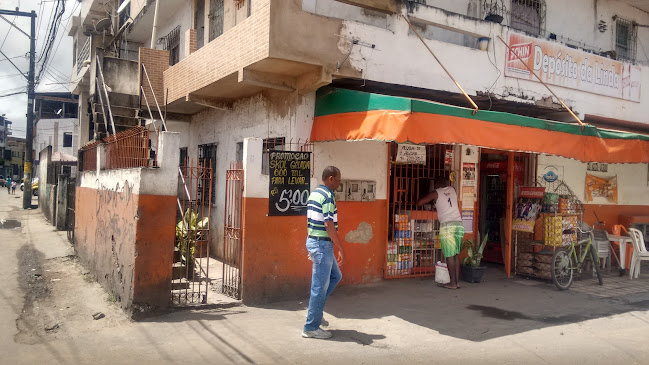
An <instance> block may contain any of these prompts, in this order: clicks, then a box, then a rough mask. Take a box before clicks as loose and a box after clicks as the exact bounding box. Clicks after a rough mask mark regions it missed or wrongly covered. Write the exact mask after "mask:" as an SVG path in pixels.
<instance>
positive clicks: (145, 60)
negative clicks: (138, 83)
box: [138, 47, 169, 111]
mask: <svg viewBox="0 0 649 365" xmlns="http://www.w3.org/2000/svg"><path fill="white" fill-rule="evenodd" d="M139 64H140V68H139V69H140V71H139V73H138V76H140V80H142V86H143V87H144V94H145V95H146V98H147V100H148V101H149V106H150V107H151V111H153V110H154V109H155V101H154V100H153V94H151V89H150V88H149V83H148V82H147V80H146V76H144V75H143V74H142V73H143V71H142V65H144V66H145V67H146V71H147V74H148V75H149V80H151V86H152V87H153V92H154V93H155V96H156V98H157V99H158V104H160V107H162V105H164V102H165V89H164V84H163V76H162V75H163V73H164V71H165V70H167V69H168V68H169V51H162V50H158V49H150V48H142V47H141V48H140V55H139ZM141 105H142V107H143V108H145V109H146V102H145V99H144V97H142V104H141Z"/></svg>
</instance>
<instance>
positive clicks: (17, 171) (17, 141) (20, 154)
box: [5, 137, 25, 181]
mask: <svg viewBox="0 0 649 365" xmlns="http://www.w3.org/2000/svg"><path fill="white" fill-rule="evenodd" d="M5 151H10V154H11V159H10V160H9V161H6V160H5V166H6V168H7V176H10V177H11V178H12V179H14V180H15V181H20V180H22V178H23V169H24V165H25V139H24V138H18V137H7V147H6V148H5ZM5 155H9V154H8V153H6V154H5Z"/></svg>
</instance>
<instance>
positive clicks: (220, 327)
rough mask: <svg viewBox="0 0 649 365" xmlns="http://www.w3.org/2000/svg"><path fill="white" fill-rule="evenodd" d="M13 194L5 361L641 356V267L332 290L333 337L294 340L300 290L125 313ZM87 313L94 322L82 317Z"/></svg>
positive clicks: (0, 297) (644, 290) (0, 268)
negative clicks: (601, 279)
mask: <svg viewBox="0 0 649 365" xmlns="http://www.w3.org/2000/svg"><path fill="white" fill-rule="evenodd" d="M11 199H12V198H8V197H7V195H6V194H3V191H1V190H0V219H6V218H13V219H16V220H18V221H20V222H21V228H19V229H9V230H7V229H0V257H2V262H3V263H4V265H0V275H2V277H3V278H4V285H2V286H0V321H2V323H5V326H3V328H2V329H0V353H1V354H2V362H3V363H17V364H18V363H25V364H36V363H47V364H134V363H136V364H190V363H191V364H194V363H206V364H211V363H217V364H227V363H234V364H287V363H294V364H302V363H304V364H306V363H308V364H313V363H323V364H324V363H327V364H329V363H340V364H347V363H361V364H363V363H366V364H403V363H426V364H429V363H447V364H456V363H462V364H464V363H468V362H477V361H479V362H480V363H516V364H520V363H525V364H549V363H552V364H582V363H590V364H610V363H620V364H634V363H635V364H641V363H648V362H649V347H648V346H646V342H647V340H646V339H647V334H648V333H649V311H648V310H649V274H648V273H649V269H647V268H646V267H643V269H642V275H641V280H634V281H633V282H632V283H629V279H628V276H626V277H623V278H613V277H612V278H607V279H606V285H605V286H604V287H601V286H598V285H596V282H595V281H594V280H592V279H591V280H584V281H580V282H577V283H575V287H574V288H573V289H571V290H568V291H565V292H560V291H558V290H556V289H555V288H554V286H553V285H551V284H549V283H547V282H542V281H534V280H528V279H522V278H516V279H506V278H504V277H503V274H502V272H501V271H500V270H498V269H496V268H490V269H488V270H487V272H486V274H485V278H484V279H485V281H484V282H482V283H479V284H469V283H463V286H462V288H461V289H459V290H456V291H452V290H448V289H442V288H439V287H437V286H435V285H434V283H433V281H432V280H431V279H429V278H424V279H406V280H393V281H384V282H380V283H377V284H373V285H367V286H354V287H343V288H339V289H337V290H336V291H335V292H334V295H333V296H332V297H331V298H330V300H329V302H328V303H327V306H326V307H325V311H326V314H325V317H326V318H327V320H328V321H329V323H330V327H329V328H328V330H330V331H331V332H332V333H333V338H332V339H330V340H314V339H303V338H301V337H300V333H301V328H302V325H303V324H304V319H305V316H306V305H307V298H306V293H305V298H303V299H302V300H292V301H285V302H279V303H273V304H269V305H264V306H255V307H249V306H230V307H222V308H212V309H203V310H178V311H175V312H172V313H169V314H166V315H161V316H157V317H152V318H148V319H145V320H142V321H139V322H131V321H129V320H128V319H127V318H126V317H125V316H124V314H123V312H122V311H121V310H120V309H119V308H117V306H116V305H115V303H114V298H111V297H110V296H109V295H108V294H107V293H106V292H105V291H104V290H103V289H102V288H101V287H99V285H98V284H97V283H96V282H95V281H94V280H93V278H92V277H91V275H90V274H89V273H88V272H87V271H85V269H84V268H83V267H81V266H80V265H79V264H78V263H77V262H76V260H75V259H74V257H73V256H70V254H71V252H72V250H71V248H70V245H69V244H68V243H67V239H66V236H65V233H64V232H56V231H54V229H53V227H52V226H51V225H49V224H48V223H47V222H45V220H44V219H43V216H42V214H41V213H40V210H38V209H36V210H29V211H22V210H20V209H19V208H18V205H19V204H16V203H15V202H13V201H11ZM14 200H15V201H18V200H19V199H14ZM20 202H22V200H20ZM30 260H31V261H30ZM27 265H33V266H27ZM618 280H619V281H618ZM629 285H630V286H629ZM615 286H621V287H625V288H631V289H629V290H627V291H619V292H618V291H616V288H615ZM34 288H41V289H42V290H34ZM602 293H607V294H606V295H602ZM96 313H102V314H103V318H100V319H96V320H95V319H93V317H92V315H93V314H96Z"/></svg>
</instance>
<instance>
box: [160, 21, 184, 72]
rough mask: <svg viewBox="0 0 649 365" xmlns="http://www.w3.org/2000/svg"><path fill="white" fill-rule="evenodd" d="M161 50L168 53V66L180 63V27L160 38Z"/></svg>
mask: <svg viewBox="0 0 649 365" xmlns="http://www.w3.org/2000/svg"><path fill="white" fill-rule="evenodd" d="M162 42H163V49H164V50H166V51H169V66H173V65H175V64H177V63H178V62H179V61H180V25H179V26H177V27H175V28H174V29H173V30H172V31H171V32H169V34H167V35H166V36H164V37H163V38H162Z"/></svg>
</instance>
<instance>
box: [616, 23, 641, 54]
mask: <svg viewBox="0 0 649 365" xmlns="http://www.w3.org/2000/svg"><path fill="white" fill-rule="evenodd" d="M637 42H638V25H637V24H635V22H631V21H629V20H626V19H622V18H619V17H615V52H616V53H617V58H618V59H624V60H634V59H635V57H636V45H637Z"/></svg>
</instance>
